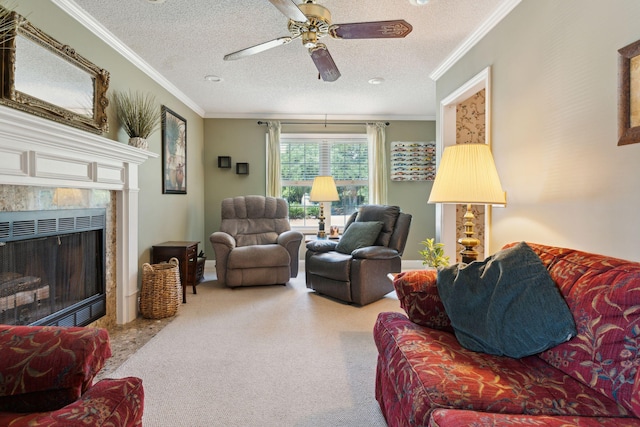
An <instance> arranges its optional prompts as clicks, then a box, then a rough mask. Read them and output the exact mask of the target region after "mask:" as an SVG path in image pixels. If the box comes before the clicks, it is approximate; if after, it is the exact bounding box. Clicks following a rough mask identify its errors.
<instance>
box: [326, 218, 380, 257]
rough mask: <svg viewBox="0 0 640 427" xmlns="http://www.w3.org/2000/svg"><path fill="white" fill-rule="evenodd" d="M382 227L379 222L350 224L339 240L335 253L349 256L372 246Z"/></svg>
mask: <svg viewBox="0 0 640 427" xmlns="http://www.w3.org/2000/svg"><path fill="white" fill-rule="evenodd" d="M382 225H383V224H382V222H380V221H365V222H358V221H356V222H352V223H351V225H349V227H347V229H346V230H345V231H344V234H343V235H342V237H341V238H340V241H339V242H338V245H337V246H336V251H338V252H342V253H343V254H350V253H351V252H353V251H355V250H356V249H359V248H364V247H367V246H371V245H373V244H374V243H375V241H376V239H377V238H378V234H380V230H382Z"/></svg>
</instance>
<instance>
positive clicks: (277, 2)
mask: <svg viewBox="0 0 640 427" xmlns="http://www.w3.org/2000/svg"><path fill="white" fill-rule="evenodd" d="M269 2H271V4H273V5H274V6H275V7H276V8H278V10H279V11H280V12H282V14H283V15H285V16H286V17H287V18H289V25H288V30H289V33H291V35H290V36H284V37H279V38H277V39H274V40H271V41H268V42H265V43H261V44H258V45H255V46H251V47H248V48H246V49H242V50H239V51H237V52H233V53H230V54H228V55H225V56H224V60H225V61H231V60H234V59H240V58H245V57H247V56H250V55H254V54H256V53H259V52H264V51H265V50H268V49H271V48H274V47H277V46H282V45H285V44H287V43H290V42H291V41H293V40H295V39H301V40H302V45H303V46H304V47H306V48H307V49H308V50H309V54H310V55H311V59H312V60H313V63H314V64H315V66H316V68H317V69H318V72H319V73H320V77H322V80H324V81H325V82H333V81H336V80H337V79H338V78H339V77H340V71H339V70H338V67H336V64H335V62H334V61H333V58H332V57H331V54H330V53H329V51H328V50H327V46H326V45H325V44H324V43H319V42H318V40H320V39H321V38H322V37H325V36H327V35H329V36H331V37H333V38H334V39H373V38H402V37H406V36H407V34H409V33H410V32H411V30H412V29H413V27H412V26H411V24H409V23H408V22H406V21H405V20H403V19H398V20H392V21H372V22H358V23H352V24H332V23H331V12H329V9H327V8H326V7H324V6H321V5H319V4H316V2H315V0H305V1H304V3H301V4H296V3H295V2H294V1H293V0H269Z"/></svg>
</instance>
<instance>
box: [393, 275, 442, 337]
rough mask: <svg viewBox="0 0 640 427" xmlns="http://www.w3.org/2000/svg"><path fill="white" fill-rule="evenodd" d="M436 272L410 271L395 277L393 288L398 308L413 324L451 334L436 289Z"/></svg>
mask: <svg viewBox="0 0 640 427" xmlns="http://www.w3.org/2000/svg"><path fill="white" fill-rule="evenodd" d="M437 278H438V272H437V271H436V270H427V269H425V270H411V271H405V272H402V273H400V274H398V275H396V276H395V278H394V280H393V287H394V288H395V290H396V294H397V296H398V300H399V301H400V306H401V307H402V308H403V309H404V311H405V312H406V313H407V316H408V317H409V319H410V320H411V321H412V322H413V323H417V324H418V325H422V326H427V327H430V328H434V329H439V330H442V331H447V332H453V327H452V326H451V321H450V320H449V316H447V313H446V311H445V309H444V305H443V304H442V300H441V299H440V294H438V287H437V284H436V283H437Z"/></svg>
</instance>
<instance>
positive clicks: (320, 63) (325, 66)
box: [309, 43, 340, 82]
mask: <svg viewBox="0 0 640 427" xmlns="http://www.w3.org/2000/svg"><path fill="white" fill-rule="evenodd" d="M309 54H310V55H311V59H312V60H313V63H314V64H316V68H317V69H318V72H319V73H320V77H322V80H324V81H325V82H335V81H336V80H338V78H339V77H340V71H339V70H338V67H336V63H335V62H333V58H332V57H331V54H330V53H329V51H328V50H327V46H325V45H324V44H322V43H318V44H317V45H316V47H312V48H311V49H309Z"/></svg>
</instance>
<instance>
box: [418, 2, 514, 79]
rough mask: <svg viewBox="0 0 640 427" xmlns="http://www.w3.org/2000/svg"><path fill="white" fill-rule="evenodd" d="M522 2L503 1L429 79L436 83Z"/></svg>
mask: <svg viewBox="0 0 640 427" xmlns="http://www.w3.org/2000/svg"><path fill="white" fill-rule="evenodd" d="M521 1H522V0H505V1H504V2H503V3H502V4H501V5H500V6H499V7H498V8H497V9H496V10H495V12H493V13H492V14H491V16H490V17H489V19H487V20H486V21H485V22H484V23H482V25H480V26H479V27H478V28H477V29H476V30H475V31H474V32H473V33H471V35H470V36H469V37H467V38H466V39H464V40H463V41H462V43H461V44H460V45H458V47H457V48H456V49H455V50H454V51H453V52H452V53H451V55H449V56H448V57H447V58H446V59H445V60H444V61H443V62H442V63H440V65H438V66H437V67H436V69H435V70H433V72H431V74H429V77H430V78H431V79H432V80H433V81H437V80H438V79H439V78H440V77H442V76H443V75H444V73H446V72H447V71H448V70H449V69H450V68H451V67H453V65H454V64H455V63H456V62H458V60H460V59H461V58H462V57H463V56H464V55H466V54H467V52H469V51H470V50H471V48H473V47H474V46H475V45H476V44H477V43H478V42H479V41H480V40H482V39H483V38H484V36H486V35H487V34H488V33H489V31H491V30H492V29H493V28H494V27H495V26H496V25H498V23H499V22H500V21H502V20H503V19H504V17H505V16H507V15H508V14H509V13H511V11H512V10H513V9H515V7H516V6H518V4H520V2H521Z"/></svg>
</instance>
